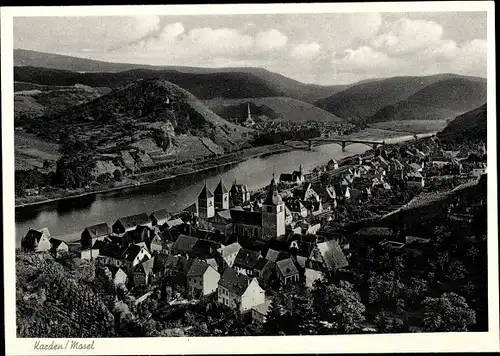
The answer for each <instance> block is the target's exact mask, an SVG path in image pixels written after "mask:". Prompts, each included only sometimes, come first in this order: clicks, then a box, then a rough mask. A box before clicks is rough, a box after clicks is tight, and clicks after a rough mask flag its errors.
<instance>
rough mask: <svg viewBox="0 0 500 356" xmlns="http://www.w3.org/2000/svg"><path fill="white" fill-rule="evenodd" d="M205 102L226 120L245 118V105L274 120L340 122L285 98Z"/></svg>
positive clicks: (329, 114)
mask: <svg viewBox="0 0 500 356" xmlns="http://www.w3.org/2000/svg"><path fill="white" fill-rule="evenodd" d="M205 104H206V105H207V106H208V107H209V108H210V109H211V110H213V111H214V112H215V113H216V114H218V115H219V116H221V117H222V118H224V119H226V120H232V119H234V118H245V117H246V115H247V107H248V104H250V110H251V112H252V115H253V117H254V118H255V117H259V116H264V117H266V118H267V119H270V120H274V121H293V122H306V121H319V122H326V123H335V122H342V121H343V120H342V119H340V118H338V117H337V116H335V115H333V114H331V113H329V112H328V111H325V110H322V109H320V108H318V107H316V106H314V105H311V104H308V103H306V102H303V101H300V100H296V99H292V98H285V97H270V98H247V99H212V100H207V101H205Z"/></svg>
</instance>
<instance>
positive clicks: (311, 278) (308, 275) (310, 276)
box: [304, 268, 325, 288]
mask: <svg viewBox="0 0 500 356" xmlns="http://www.w3.org/2000/svg"><path fill="white" fill-rule="evenodd" d="M304 277H305V280H306V281H305V282H306V287H308V288H313V287H314V282H316V281H318V280H319V281H322V280H324V278H325V275H324V274H323V272H321V271H317V270H314V269H310V268H306V269H305V271H304Z"/></svg>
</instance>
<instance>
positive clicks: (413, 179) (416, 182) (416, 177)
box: [406, 172, 425, 188]
mask: <svg viewBox="0 0 500 356" xmlns="http://www.w3.org/2000/svg"><path fill="white" fill-rule="evenodd" d="M406 182H407V184H408V186H411V187H419V188H423V187H424V184H425V179H424V176H423V175H422V174H421V173H420V172H410V173H408V174H407V175H406Z"/></svg>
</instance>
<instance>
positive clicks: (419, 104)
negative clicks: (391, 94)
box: [369, 78, 486, 122]
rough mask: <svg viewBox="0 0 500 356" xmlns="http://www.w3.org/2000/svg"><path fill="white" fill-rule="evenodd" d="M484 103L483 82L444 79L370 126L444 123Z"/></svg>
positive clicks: (378, 114)
mask: <svg viewBox="0 0 500 356" xmlns="http://www.w3.org/2000/svg"><path fill="white" fill-rule="evenodd" d="M485 101H486V82H480V81H474V80H468V79H465V78H452V79H445V80H441V81H439V82H436V83H433V84H431V85H429V86H427V87H425V88H423V89H422V90H420V91H418V92H416V93H415V94H413V95H410V96H409V97H408V98H407V99H406V100H403V101H400V102H398V103H396V104H394V105H388V106H385V107H383V108H382V109H380V110H379V111H377V112H376V113H375V115H373V116H372V117H371V118H370V119H369V121H370V122H381V121H394V120H446V119H452V118H454V117H455V116H457V115H459V114H461V113H464V112H466V111H469V110H471V109H473V108H476V107H478V106H480V105H481V104H482V103H484V102H485Z"/></svg>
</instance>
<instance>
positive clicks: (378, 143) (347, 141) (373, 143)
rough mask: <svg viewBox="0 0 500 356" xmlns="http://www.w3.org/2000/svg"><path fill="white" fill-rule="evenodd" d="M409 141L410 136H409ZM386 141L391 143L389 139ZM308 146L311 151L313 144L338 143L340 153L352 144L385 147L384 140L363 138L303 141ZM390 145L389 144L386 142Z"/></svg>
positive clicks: (420, 137)
mask: <svg viewBox="0 0 500 356" xmlns="http://www.w3.org/2000/svg"><path fill="white" fill-rule="evenodd" d="M430 136H434V133H426V134H413V139H414V140H418V139H422V138H426V137H430ZM409 138H410V140H411V136H409ZM388 141H391V140H390V139H389V140H388ZM304 142H306V143H307V144H308V147H309V150H311V149H312V147H313V145H314V143H315V142H316V143H321V142H331V143H338V144H339V145H340V146H341V147H342V152H344V151H345V148H346V147H347V146H349V145H352V144H354V143H361V144H364V145H367V146H370V147H371V148H373V149H374V150H375V149H376V148H377V147H379V146H385V145H386V140H383V141H378V140H369V139H363V138H354V137H353V138H350V137H348V136H346V137H318V138H311V139H309V140H307V141H304ZM388 143H390V142H388Z"/></svg>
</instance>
